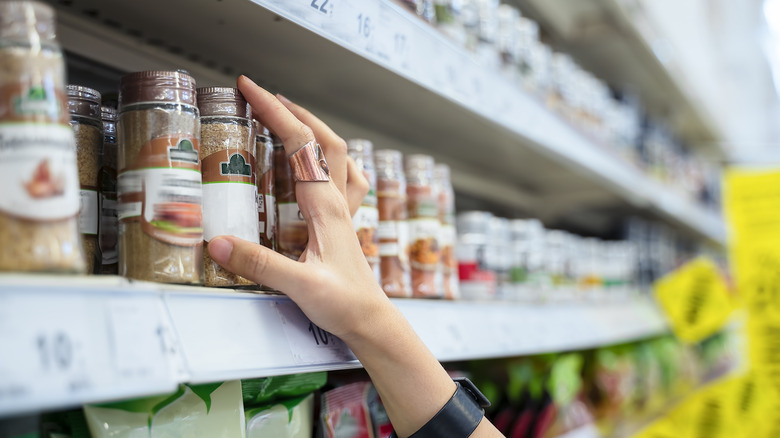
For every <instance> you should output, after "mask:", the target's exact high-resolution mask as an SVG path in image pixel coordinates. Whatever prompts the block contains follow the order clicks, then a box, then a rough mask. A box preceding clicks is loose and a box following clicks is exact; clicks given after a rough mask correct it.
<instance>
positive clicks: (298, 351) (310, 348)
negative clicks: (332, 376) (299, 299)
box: [276, 301, 355, 365]
mask: <svg viewBox="0 0 780 438" xmlns="http://www.w3.org/2000/svg"><path fill="white" fill-rule="evenodd" d="M276 310H277V312H278V313H279V318H280V319H281V322H282V329H283V330H284V334H285V336H287V341H288V342H289V344H290V351H291V352H292V356H293V360H294V361H295V363H296V364H298V365H314V364H330V363H338V362H351V361H354V360H355V355H354V354H352V351H350V349H349V347H347V345H346V344H344V342H343V341H342V340H341V339H339V338H337V337H336V336H334V335H333V334H332V333H330V332H328V331H326V330H323V329H322V328H320V327H318V326H317V325H316V324H314V323H313V322H311V321H310V320H309V318H307V317H306V315H304V313H303V312H302V311H301V309H299V308H298V306H297V305H296V304H295V303H293V302H289V301H283V302H278V303H277V306H276Z"/></svg>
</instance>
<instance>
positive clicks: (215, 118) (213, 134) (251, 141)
mask: <svg viewBox="0 0 780 438" xmlns="http://www.w3.org/2000/svg"><path fill="white" fill-rule="evenodd" d="M197 94H198V110H199V111H200V158H201V169H202V173H203V241H204V243H203V270H204V274H205V277H206V286H219V287H233V286H250V285H253V284H254V283H253V282H252V281H250V280H247V279H246V278H243V277H241V276H239V275H236V274H234V273H232V272H230V271H228V270H226V269H225V268H223V267H222V266H220V265H219V264H218V263H216V262H215V261H214V260H212V259H211V256H210V255H209V253H208V242H209V240H211V239H213V238H214V237H216V236H221V235H232V236H237V237H240V238H241V239H244V240H248V241H250V242H253V243H259V242H260V236H259V231H258V223H257V185H256V184H257V182H256V178H255V175H256V174H255V150H256V144H255V132H254V124H253V123H252V119H251V114H252V111H251V108H250V107H249V104H248V103H247V101H246V99H244V96H243V95H242V94H241V92H240V91H238V89H236V88H225V87H207V88H198V90H197Z"/></svg>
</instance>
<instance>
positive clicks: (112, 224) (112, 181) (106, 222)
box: [98, 106, 119, 275]
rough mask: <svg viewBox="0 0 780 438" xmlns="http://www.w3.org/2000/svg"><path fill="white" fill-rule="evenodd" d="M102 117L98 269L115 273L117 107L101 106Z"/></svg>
mask: <svg viewBox="0 0 780 438" xmlns="http://www.w3.org/2000/svg"><path fill="white" fill-rule="evenodd" d="M100 112H101V118H102V120H103V149H102V153H101V154H100V161H101V163H100V175H99V176H98V186H99V190H100V226H99V227H98V235H99V243H100V255H101V265H102V266H101V269H100V273H102V274H109V275H116V274H117V272H118V271H119V265H118V261H119V252H118V250H117V240H118V235H117V234H118V233H119V230H118V229H117V228H118V222H117V217H116V213H117V211H116V166H117V153H118V151H117V144H116V110H115V109H114V108H110V107H107V106H103V107H101V108H100Z"/></svg>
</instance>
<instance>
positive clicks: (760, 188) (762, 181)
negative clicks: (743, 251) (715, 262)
mask: <svg viewBox="0 0 780 438" xmlns="http://www.w3.org/2000/svg"><path fill="white" fill-rule="evenodd" d="M724 182H725V184H724V187H723V198H724V206H725V209H726V217H727V219H728V221H729V224H730V225H731V237H732V242H731V243H732V244H738V245H743V244H745V243H751V242H755V243H758V242H766V241H768V240H773V241H778V240H780V208H779V207H780V170H777V169H774V170H757V169H730V170H728V171H726V173H725V181H724Z"/></svg>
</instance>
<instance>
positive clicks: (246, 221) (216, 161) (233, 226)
mask: <svg viewBox="0 0 780 438" xmlns="http://www.w3.org/2000/svg"><path fill="white" fill-rule="evenodd" d="M254 161H255V159H254V156H252V154H249V153H248V152H246V151H239V150H221V151H217V152H214V153H212V154H211V155H209V156H208V157H205V158H204V159H203V160H202V163H201V166H202V169H203V239H204V240H205V241H207V242H208V241H209V240H211V239H213V238H214V237H216V236H221V235H229V236H236V237H239V238H241V239H244V240H247V241H249V242H252V243H260V235H259V230H258V226H259V224H258V221H257V186H256V185H255V179H254Z"/></svg>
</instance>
